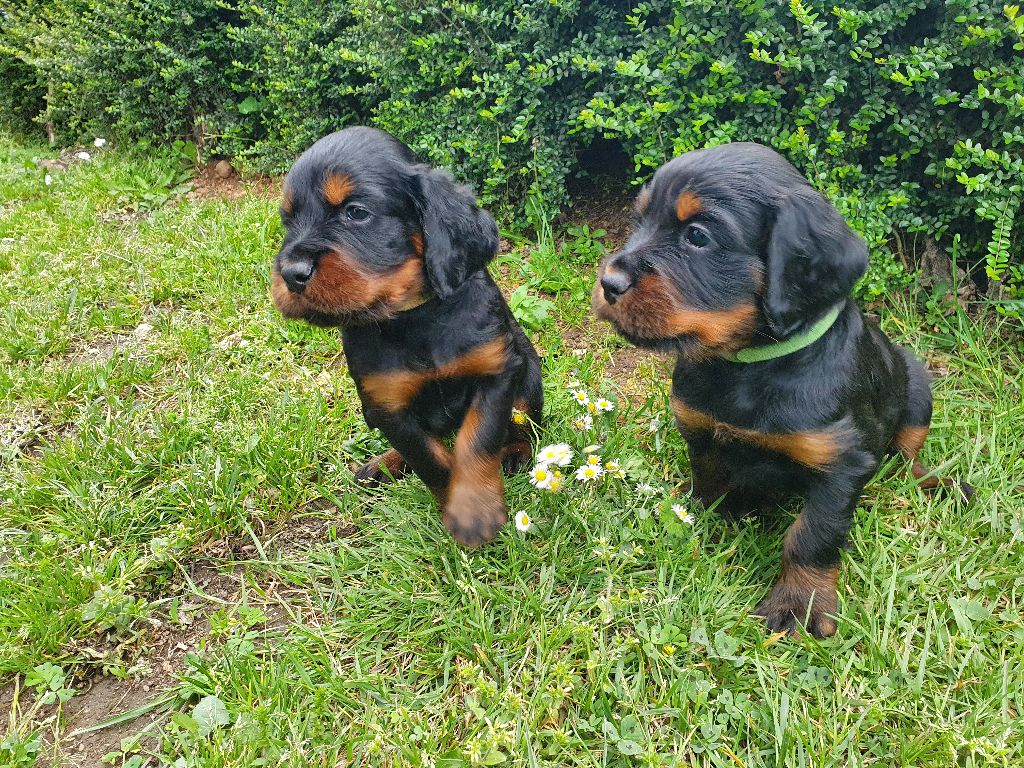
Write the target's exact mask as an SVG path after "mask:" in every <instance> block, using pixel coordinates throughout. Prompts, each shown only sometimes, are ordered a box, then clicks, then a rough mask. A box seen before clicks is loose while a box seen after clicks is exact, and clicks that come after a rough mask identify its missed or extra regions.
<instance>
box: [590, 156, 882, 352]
mask: <svg viewBox="0 0 1024 768" xmlns="http://www.w3.org/2000/svg"><path fill="white" fill-rule="evenodd" d="M636 207H637V214H638V222H637V225H636V227H635V229H634V231H633V234H632V236H631V237H630V239H629V241H628V242H627V243H626V246H625V247H624V248H623V249H622V250H621V251H619V252H617V253H613V254H611V255H610V256H608V257H607V258H606V259H605V260H604V261H603V262H602V263H601V265H600V266H599V267H598V279H597V282H596V283H595V284H594V291H593V296H592V298H593V306H594V311H595V313H596V314H597V315H598V317H600V318H602V319H605V320H609V321H610V322H611V323H613V324H614V325H615V327H616V329H617V330H618V331H619V332H620V333H621V334H622V335H623V336H625V337H626V338H627V339H629V340H630V341H632V342H633V343H635V344H638V345H641V346H650V347H656V348H662V349H669V350H674V351H677V352H679V353H681V354H682V355H684V356H686V357H688V358H691V359H704V358H710V357H716V356H719V355H722V354H726V353H729V352H733V351H735V350H737V349H740V348H742V347H745V346H749V345H757V344H764V343H771V342H772V341H777V340H781V339H783V338H786V337H787V336H791V335H793V334H794V333H796V332H798V331H800V330H802V329H803V328H805V327H806V326H808V325H809V324H812V323H813V322H814V321H815V320H816V319H817V318H818V317H819V316H820V315H821V314H822V313H823V312H824V311H825V310H827V309H828V307H830V306H831V305H833V304H835V303H836V302H838V301H839V300H840V299H842V298H843V297H844V296H846V295H847V294H849V292H850V289H851V288H852V287H853V284H854V283H855V282H856V280H857V278H858V277H860V276H861V275H862V274H863V273H864V270H865V268H866V266H867V249H866V247H865V245H864V243H863V241H862V240H861V239H860V238H859V237H857V235H855V234H854V233H853V232H852V231H851V230H850V228H849V227H848V226H847V225H846V222H845V221H843V218H842V217H841V216H840V215H839V212H838V211H837V210H836V209H835V208H834V207H833V206H832V205H831V204H830V203H829V202H828V201H827V200H825V198H823V197H822V196H821V195H820V194H818V192H816V191H815V190H814V189H813V188H812V187H811V186H810V185H809V184H808V183H807V181H806V180H805V179H804V178H803V177H802V176H801V175H800V173H799V172H798V171H797V170H796V169H795V168H794V167H793V166H792V165H790V164H789V162H787V161H786V160H785V159H784V158H783V157H782V156H781V155H779V154H778V153H776V152H774V151H773V150H771V149H768V148H767V147H763V146H760V145H758V144H745V143H744V144H726V145H723V146H719V147H713V148H710V149H702V150H697V151H694V152H688V153H686V154H684V155H681V156H680V157H677V158H675V159H674V160H671V161H670V162H668V163H666V164H665V165H663V166H662V167H661V168H659V169H658V171H657V173H655V174H654V179H653V180H652V181H651V183H650V184H649V185H648V186H647V187H645V188H644V189H643V190H642V191H641V193H640V195H639V196H638V197H637V203H636Z"/></svg>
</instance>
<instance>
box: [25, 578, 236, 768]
mask: <svg viewBox="0 0 1024 768" xmlns="http://www.w3.org/2000/svg"><path fill="white" fill-rule="evenodd" d="M188 580H189V581H190V582H191V583H192V584H193V585H195V588H196V589H197V590H198V592H199V593H200V594H197V593H195V592H190V591H187V590H183V591H184V592H185V594H184V595H183V597H182V600H181V603H180V605H179V606H178V609H177V615H178V621H177V622H176V623H173V622H170V621H167V620H162V621H160V622H159V623H156V624H155V625H154V626H153V627H151V629H150V630H149V631H148V632H147V633H146V634H145V635H144V637H143V638H142V639H141V640H136V641H135V645H137V646H138V647H142V648H144V649H145V650H144V652H143V653H141V654H140V655H139V656H138V658H136V659H134V660H131V661H126V662H125V663H126V665H127V666H128V668H129V669H130V670H132V676H130V677H128V678H118V677H114V676H111V675H104V674H102V673H98V672H97V673H93V674H88V675H87V676H86V677H85V678H83V679H82V680H81V681H79V682H78V683H76V686H75V687H76V688H77V689H79V692H78V693H77V694H76V695H75V696H74V697H73V698H72V699H71V700H70V701H68V702H67V704H65V705H64V710H63V715H62V717H61V723H60V728H59V731H58V732H57V734H56V739H55V740H54V739H53V737H52V733H51V736H50V739H49V741H50V742H51V743H50V746H49V748H48V750H47V754H48V755H49V759H50V760H51V762H50V763H49V764H50V765H55V766H56V765H60V766H72V767H73V768H101V766H105V765H106V764H105V763H103V762H102V758H103V756H104V755H106V754H108V753H110V752H113V751H117V750H119V749H120V745H121V740H122V739H126V738H131V737H134V736H136V735H137V734H139V733H142V732H143V731H147V730H150V729H152V730H153V732H154V733H155V727H154V726H155V724H156V723H157V722H159V721H161V720H162V719H163V718H164V717H165V716H166V706H162V707H158V708H156V709H154V710H153V711H152V712H150V713H148V714H145V715H142V716H141V717H139V718H136V719H134V720H129V721H127V722H124V723H119V724H116V725H111V726H109V727H106V728H102V729H100V730H93V731H88V729H89V728H92V727H94V726H96V725H98V724H100V723H103V722H105V721H107V720H109V719H110V718H112V717H115V716H117V715H120V714H122V713H125V712H128V711H130V710H133V709H137V708H140V707H144V706H145V705H147V704H150V703H151V702H154V701H157V700H161V699H164V698H166V697H167V696H168V694H169V693H172V692H173V691H174V688H175V686H176V685H177V681H178V677H179V675H181V674H182V673H184V672H185V671H186V664H185V657H186V655H188V654H190V653H195V652H197V651H200V650H201V649H202V648H203V646H204V645H205V643H206V639H207V637H208V636H209V632H210V621H209V616H210V614H211V613H213V612H214V611H215V610H217V609H218V607H220V606H221V605H222V604H225V603H227V604H230V603H231V602H233V601H234V600H235V598H236V597H237V596H238V594H239V592H240V589H241V583H242V578H241V572H240V570H239V569H230V570H227V571H224V570H221V569H218V568H217V567H214V566H213V565H211V564H209V563H208V562H207V561H203V562H201V563H194V564H193V565H192V566H191V567H190V568H189V571H188ZM106 653H110V654H112V655H117V654H122V655H123V654H124V653H125V649H124V647H123V646H120V645H119V644H118V643H117V641H116V640H115V639H112V638H111V639H106V640H103V639H100V640H99V641H98V642H94V643H93V644H92V646H90V648H89V649H88V652H86V651H85V649H82V653H80V654H79V655H90V654H91V655H98V656H100V657H102V656H104V654H106ZM83 731H88V732H84V733H83ZM41 764H44V765H45V764H47V763H46V762H45V761H43V762H42V763H41Z"/></svg>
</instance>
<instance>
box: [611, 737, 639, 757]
mask: <svg viewBox="0 0 1024 768" xmlns="http://www.w3.org/2000/svg"><path fill="white" fill-rule="evenodd" d="M615 748H616V749H618V750H619V752H620V753H621V754H623V755H639V754H642V753H643V748H642V747H641V746H640V745H639V744H637V743H636V742H635V741H633V740H632V739H620V740H619V742H618V743H617V744H616V745H615Z"/></svg>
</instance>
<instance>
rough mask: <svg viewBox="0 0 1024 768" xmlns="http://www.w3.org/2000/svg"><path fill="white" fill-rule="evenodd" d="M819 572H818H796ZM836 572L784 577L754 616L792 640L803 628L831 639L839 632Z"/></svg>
mask: <svg viewBox="0 0 1024 768" xmlns="http://www.w3.org/2000/svg"><path fill="white" fill-rule="evenodd" d="M793 570H795V571H806V572H817V571H818V569H810V568H807V569H793ZM833 573H834V569H822V570H821V572H820V576H815V577H813V578H812V577H811V575H810V574H805V578H802V579H797V578H794V574H793V573H792V571H791V572H789V573H786V572H784V573H783V576H782V578H780V579H779V581H778V583H777V584H776V585H775V586H774V587H773V588H772V591H771V592H769V593H768V596H767V597H766V598H765V599H764V600H762V601H761V602H760V603H758V605H757V607H756V608H755V609H754V613H755V614H756V615H758V616H760V617H761V618H763V619H764V620H765V623H766V624H767V625H768V628H769V629H770V630H771V631H772V632H785V633H786V634H787V635H790V636H791V637H795V636H797V635H798V634H799V630H800V628H801V627H803V628H804V629H805V630H806V631H808V632H810V633H811V634H812V635H814V637H831V636H832V635H834V634H835V633H836V620H835V618H833V616H834V615H835V612H836V606H837V603H838V598H837V595H836V588H835V581H834V576H832V574H833Z"/></svg>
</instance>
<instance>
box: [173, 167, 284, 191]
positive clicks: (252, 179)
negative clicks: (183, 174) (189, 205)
mask: <svg viewBox="0 0 1024 768" xmlns="http://www.w3.org/2000/svg"><path fill="white" fill-rule="evenodd" d="M219 162H223V161H219V160H211V161H210V162H209V163H207V164H206V165H203V166H200V167H199V169H198V172H197V173H196V175H195V178H193V179H192V189H190V190H189V191H188V192H187V193H186V195H185V197H187V198H188V199H189V200H217V199H219V200H238V199H239V198H242V197H245V196H246V195H252V194H255V195H258V196H260V197H267V198H271V197H277V196H278V195H280V194H281V184H282V181H283V180H282V179H281V178H279V177H276V176H263V175H259V174H254V175H246V176H244V177H242V176H239V175H238V173H237V172H236V173H232V174H231V175H229V176H227V177H225V176H222V175H221V174H220V173H218V172H217V171H216V170H215V168H216V166H217V163H219Z"/></svg>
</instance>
